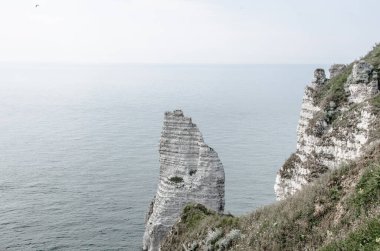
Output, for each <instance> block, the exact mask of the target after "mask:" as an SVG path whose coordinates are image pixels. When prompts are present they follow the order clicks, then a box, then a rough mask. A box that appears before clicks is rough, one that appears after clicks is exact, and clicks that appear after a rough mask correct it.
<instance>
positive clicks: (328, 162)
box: [274, 58, 379, 200]
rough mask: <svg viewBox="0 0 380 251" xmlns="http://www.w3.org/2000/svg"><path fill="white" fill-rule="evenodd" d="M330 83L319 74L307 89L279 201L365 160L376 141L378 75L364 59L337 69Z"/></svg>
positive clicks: (277, 189)
mask: <svg viewBox="0 0 380 251" xmlns="http://www.w3.org/2000/svg"><path fill="white" fill-rule="evenodd" d="M330 77H331V79H327V78H326V75H325V72H324V70H323V69H316V70H315V72H314V79H313V81H312V83H311V84H309V85H308V86H307V87H306V89H305V93H304V96H303V102H302V107H301V114H300V119H299V123H298V128H297V148H296V149H297V150H296V152H295V153H293V154H292V155H291V156H290V157H289V158H288V160H286V162H285V163H284V165H283V166H282V167H281V168H280V170H279V172H278V174H277V177H276V182H275V186H274V189H275V193H276V196H277V199H278V200H282V199H285V198H286V197H288V196H290V195H293V194H294V193H295V192H296V191H298V190H300V189H301V187H302V186H303V185H305V184H307V183H309V182H312V181H313V180H315V179H316V178H318V177H319V176H320V175H321V174H323V173H325V172H326V171H327V170H329V169H335V168H337V167H339V166H340V165H341V164H343V163H347V162H348V161H350V160H354V159H356V158H358V157H360V156H362V155H363V153H364V152H365V148H366V147H365V146H366V144H367V143H368V141H369V139H370V138H371V134H372V133H373V132H372V131H373V130H372V129H373V128H374V123H375V122H376V115H375V113H373V112H372V110H371V109H372V106H371V104H370V102H369V101H370V100H371V98H373V97H374V96H375V95H376V94H377V93H378V92H379V78H378V69H377V68H375V67H374V66H373V65H372V64H371V63H369V62H367V61H366V59H365V58H364V59H362V60H359V61H356V62H354V63H353V64H351V65H349V66H345V65H333V66H332V67H331V68H330Z"/></svg>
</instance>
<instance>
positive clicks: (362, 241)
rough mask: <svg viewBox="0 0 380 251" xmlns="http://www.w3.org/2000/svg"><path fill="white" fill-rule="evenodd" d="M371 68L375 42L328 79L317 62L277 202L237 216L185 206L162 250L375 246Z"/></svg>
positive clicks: (378, 214) (375, 95)
mask: <svg viewBox="0 0 380 251" xmlns="http://www.w3.org/2000/svg"><path fill="white" fill-rule="evenodd" d="M379 71H380V44H378V45H376V46H375V47H374V48H373V49H372V50H371V51H370V52H369V53H368V54H367V55H366V56H364V57H363V58H362V60H359V61H356V62H354V63H352V64H350V65H333V66H332V67H331V68H330V79H327V77H326V75H325V72H324V70H323V69H317V70H316V71H315V73H314V79H313V80H312V81H311V83H310V84H309V85H308V86H307V87H306V89H305V94H304V97H303V103H302V109H301V114H300V115H301V116H300V119H299V124H298V128H297V148H296V152H295V153H294V154H292V155H291V156H290V158H289V159H288V160H287V161H286V162H285V164H284V165H283V166H282V167H281V169H280V170H279V172H278V175H277V180H276V186H275V189H276V193H277V196H278V198H279V199H281V201H279V202H277V203H273V204H271V205H268V206H264V207H262V208H259V209H256V210H255V211H253V212H251V213H248V214H245V215H243V216H238V217H235V216H233V215H231V214H219V213H217V212H213V211H212V210H209V209H207V208H205V207H203V206H202V205H199V204H193V205H187V206H186V207H185V209H184V210H183V212H182V214H181V216H180V220H179V221H177V223H176V224H175V225H174V226H173V227H172V229H171V231H170V234H168V235H167V236H166V237H165V238H164V240H163V241H162V243H161V248H162V250H165V251H166V250H187V251H202V250H211V251H212V250H214V251H225V250H234V251H246V250H380V240H379V233H380V232H379V231H380V92H379V85H380V83H379V80H378V72H379ZM268 154H270V153H268ZM345 162H348V163H345ZM339 164H341V165H339ZM307 183H308V184H307ZM301 188H302V189H301ZM298 190H300V191H298ZM296 191H298V192H296ZM292 194H294V195H293V196H289V195H292Z"/></svg>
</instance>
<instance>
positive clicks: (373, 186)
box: [352, 163, 380, 214]
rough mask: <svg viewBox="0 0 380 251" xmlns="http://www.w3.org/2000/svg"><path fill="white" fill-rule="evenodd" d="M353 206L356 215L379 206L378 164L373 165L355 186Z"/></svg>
mask: <svg viewBox="0 0 380 251" xmlns="http://www.w3.org/2000/svg"><path fill="white" fill-rule="evenodd" d="M352 203H353V206H354V207H355V208H356V211H357V212H358V214H359V213H360V211H362V210H364V212H367V211H368V209H369V207H373V206H375V205H380V164H379V163H377V164H373V165H371V166H370V168H368V169H367V170H366V171H365V173H364V174H363V176H362V177H361V178H360V180H359V182H358V184H357V185H356V189H355V195H354V196H353V199H352Z"/></svg>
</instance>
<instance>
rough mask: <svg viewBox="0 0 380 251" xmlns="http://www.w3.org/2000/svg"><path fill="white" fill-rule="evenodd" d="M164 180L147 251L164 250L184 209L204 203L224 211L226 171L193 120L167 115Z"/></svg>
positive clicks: (150, 218) (162, 156)
mask: <svg viewBox="0 0 380 251" xmlns="http://www.w3.org/2000/svg"><path fill="white" fill-rule="evenodd" d="M159 153H160V178H159V185H158V189H157V193H156V196H155V198H154V199H153V201H152V203H151V205H150V208H149V212H148V215H147V218H146V227H145V233H144V239H143V250H150V251H154V250H160V242H161V240H162V239H163V238H164V237H165V235H167V233H168V232H169V231H170V229H171V227H172V226H173V225H174V223H175V222H176V221H177V220H178V217H179V215H180V213H181V210H182V208H183V207H184V206H185V205H186V204H188V203H191V202H194V203H200V204H203V205H205V206H206V207H207V208H209V209H212V210H215V211H217V212H223V210H224V169H223V165H222V163H221V161H220V160H219V158H218V154H217V153H216V152H215V151H214V150H213V149H212V148H210V147H209V146H207V145H206V144H205V143H204V141H203V137H202V134H201V133H200V131H199V129H198V128H197V126H196V125H195V124H194V123H192V120H191V118H188V117H185V116H184V115H183V112H182V111H180V110H176V111H174V112H166V113H165V119H164V126H163V130H162V133H161V140H160V148H159Z"/></svg>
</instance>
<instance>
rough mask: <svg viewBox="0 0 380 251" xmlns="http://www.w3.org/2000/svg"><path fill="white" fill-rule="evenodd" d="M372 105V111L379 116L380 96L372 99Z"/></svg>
mask: <svg viewBox="0 0 380 251" xmlns="http://www.w3.org/2000/svg"><path fill="white" fill-rule="evenodd" d="M371 105H372V111H373V112H374V113H375V114H377V115H378V114H379V113H380V94H377V95H376V96H375V97H373V98H372V99H371Z"/></svg>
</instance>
